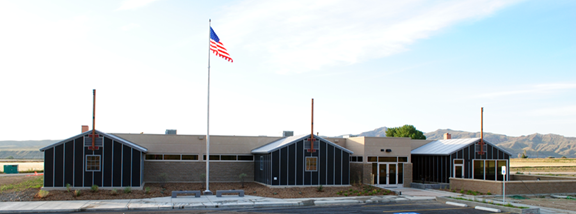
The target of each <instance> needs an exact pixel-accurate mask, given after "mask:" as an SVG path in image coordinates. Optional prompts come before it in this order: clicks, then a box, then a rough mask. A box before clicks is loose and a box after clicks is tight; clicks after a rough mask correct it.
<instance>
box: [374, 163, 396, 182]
mask: <svg viewBox="0 0 576 214" xmlns="http://www.w3.org/2000/svg"><path fill="white" fill-rule="evenodd" d="M397 166H398V164H397V163H384V164H378V184H379V185H384V186H396V184H398V167H397Z"/></svg>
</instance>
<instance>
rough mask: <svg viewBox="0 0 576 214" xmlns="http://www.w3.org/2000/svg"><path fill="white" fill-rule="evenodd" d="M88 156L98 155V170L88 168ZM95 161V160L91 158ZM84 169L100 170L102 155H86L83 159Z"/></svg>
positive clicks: (89, 170) (88, 170)
mask: <svg viewBox="0 0 576 214" xmlns="http://www.w3.org/2000/svg"><path fill="white" fill-rule="evenodd" d="M88 157H98V170H93V169H92V170H91V169H88ZM91 161H95V160H91ZM84 171H86V172H101V171H102V155H86V158H85V161H84Z"/></svg>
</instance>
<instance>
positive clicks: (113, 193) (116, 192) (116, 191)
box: [110, 189, 118, 195]
mask: <svg viewBox="0 0 576 214" xmlns="http://www.w3.org/2000/svg"><path fill="white" fill-rule="evenodd" d="M110 194H111V195H118V190H116V189H112V190H111V191H110Z"/></svg>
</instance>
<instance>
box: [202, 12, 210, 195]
mask: <svg viewBox="0 0 576 214" xmlns="http://www.w3.org/2000/svg"><path fill="white" fill-rule="evenodd" d="M211 27H212V19H208V110H207V113H206V114H207V115H208V116H207V120H208V121H207V123H206V190H205V191H204V195H212V192H211V191H210V28H211Z"/></svg>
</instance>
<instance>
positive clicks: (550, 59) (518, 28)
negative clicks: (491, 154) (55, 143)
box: [0, 0, 576, 140]
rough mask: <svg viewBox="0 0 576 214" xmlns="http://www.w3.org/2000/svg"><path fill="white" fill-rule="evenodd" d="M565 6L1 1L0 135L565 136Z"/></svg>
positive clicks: (569, 71)
mask: <svg viewBox="0 0 576 214" xmlns="http://www.w3.org/2000/svg"><path fill="white" fill-rule="evenodd" d="M575 11H576V1H571V0H566V1H561V0H553V1H537V0H526V1H517V0H470V1H461V0H443V1H420V0H410V1H408V0H407V1H381V0H375V1H370V0H363V1H339V0H330V1H304V0H294V1H258V0H232V1H185V0H118V1H111V0H98V1H95V0H92V1H72V0H70V1H59V0H54V1H41V0H36V1H34V0H30V1H17V0H0V32H1V33H0V103H1V105H0V140H44V139H65V138H68V137H71V136H74V135H76V134H79V133H80V131H81V125H90V127H91V126H92V125H91V124H92V104H93V103H92V99H93V96H92V90H93V89H96V93H97V94H96V95H97V96H96V129H98V130H100V131H103V132H107V133H142V132H143V133H150V134H152V133H156V134H163V133H164V131H165V130H166V129H177V130H178V134H206V132H207V129H206V127H207V83H208V80H207V78H208V57H209V51H208V41H209V40H208V29H209V19H211V20H212V22H211V26H212V27H213V29H214V31H215V32H216V33H217V34H218V36H219V37H220V41H221V42H222V43H223V44H224V46H225V47H226V48H227V49H228V52H229V53H230V55H231V57H232V58H233V60H234V62H233V63H230V62H228V61H226V60H224V59H221V58H219V57H217V56H215V55H213V54H210V134H211V135H267V136H280V135H281V134H282V131H284V130H287V131H294V132H295V134H306V133H310V122H311V121H310V119H311V115H310V114H311V109H310V108H311V99H312V98H314V132H319V133H320V135H323V136H336V135H342V134H357V133H360V132H364V131H370V130H373V129H376V128H379V127H383V126H386V127H398V126H402V125H405V124H410V125H414V126H415V127H416V128H417V129H419V130H421V131H423V132H431V131H435V130H437V129H446V128H449V129H453V130H462V131H471V132H477V131H480V108H481V107H484V131H485V132H491V133H498V134H506V135H509V136H521V135H529V134H533V133H541V134H548V133H552V134H560V135H565V136H571V137H576V129H575V128H574V127H576V99H575V97H576V39H574V38H576V21H575V20H576V13H575Z"/></svg>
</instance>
